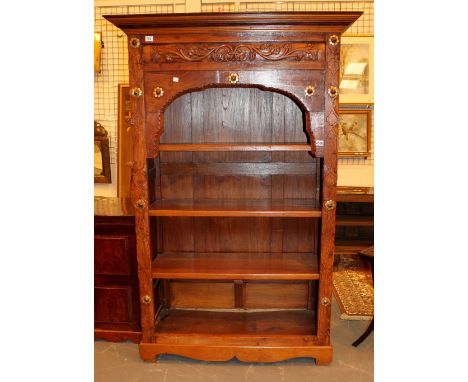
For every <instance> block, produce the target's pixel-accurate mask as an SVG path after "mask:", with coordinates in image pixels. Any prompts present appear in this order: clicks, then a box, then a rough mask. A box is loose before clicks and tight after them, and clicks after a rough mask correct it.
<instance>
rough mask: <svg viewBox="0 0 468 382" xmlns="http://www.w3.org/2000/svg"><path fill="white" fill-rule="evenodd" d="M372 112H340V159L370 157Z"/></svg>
mask: <svg viewBox="0 0 468 382" xmlns="http://www.w3.org/2000/svg"><path fill="white" fill-rule="evenodd" d="M371 113H372V110H340V125H339V129H338V156H339V157H364V158H366V157H368V156H370V146H371V128H372V114H371Z"/></svg>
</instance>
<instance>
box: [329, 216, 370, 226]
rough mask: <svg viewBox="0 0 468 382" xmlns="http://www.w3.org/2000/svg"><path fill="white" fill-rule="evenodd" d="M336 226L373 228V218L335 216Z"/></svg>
mask: <svg viewBox="0 0 468 382" xmlns="http://www.w3.org/2000/svg"><path fill="white" fill-rule="evenodd" d="M336 225H337V226H354V227H373V226H374V217H373V216H362V215H357V216H352V215H337V216H336Z"/></svg>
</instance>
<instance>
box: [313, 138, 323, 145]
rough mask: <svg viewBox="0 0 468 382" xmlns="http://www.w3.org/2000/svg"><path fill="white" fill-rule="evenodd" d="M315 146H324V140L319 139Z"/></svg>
mask: <svg viewBox="0 0 468 382" xmlns="http://www.w3.org/2000/svg"><path fill="white" fill-rule="evenodd" d="M315 146H323V141H322V140H319V139H317V140H316V141H315Z"/></svg>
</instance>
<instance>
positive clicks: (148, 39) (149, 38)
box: [145, 36, 153, 42]
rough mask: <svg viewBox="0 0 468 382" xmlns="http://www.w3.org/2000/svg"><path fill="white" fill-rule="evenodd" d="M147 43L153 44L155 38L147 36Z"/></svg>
mask: <svg viewBox="0 0 468 382" xmlns="http://www.w3.org/2000/svg"><path fill="white" fill-rule="evenodd" d="M145 42H153V36H145Z"/></svg>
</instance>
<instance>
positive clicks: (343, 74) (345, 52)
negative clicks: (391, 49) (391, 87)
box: [340, 35, 374, 104]
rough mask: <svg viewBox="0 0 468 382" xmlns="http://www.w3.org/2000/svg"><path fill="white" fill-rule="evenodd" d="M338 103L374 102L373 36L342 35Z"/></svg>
mask: <svg viewBox="0 0 468 382" xmlns="http://www.w3.org/2000/svg"><path fill="white" fill-rule="evenodd" d="M340 103H359V104H362V103H367V104H368V103H374V36H371V35H370V36H342V37H341V49H340Z"/></svg>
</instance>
